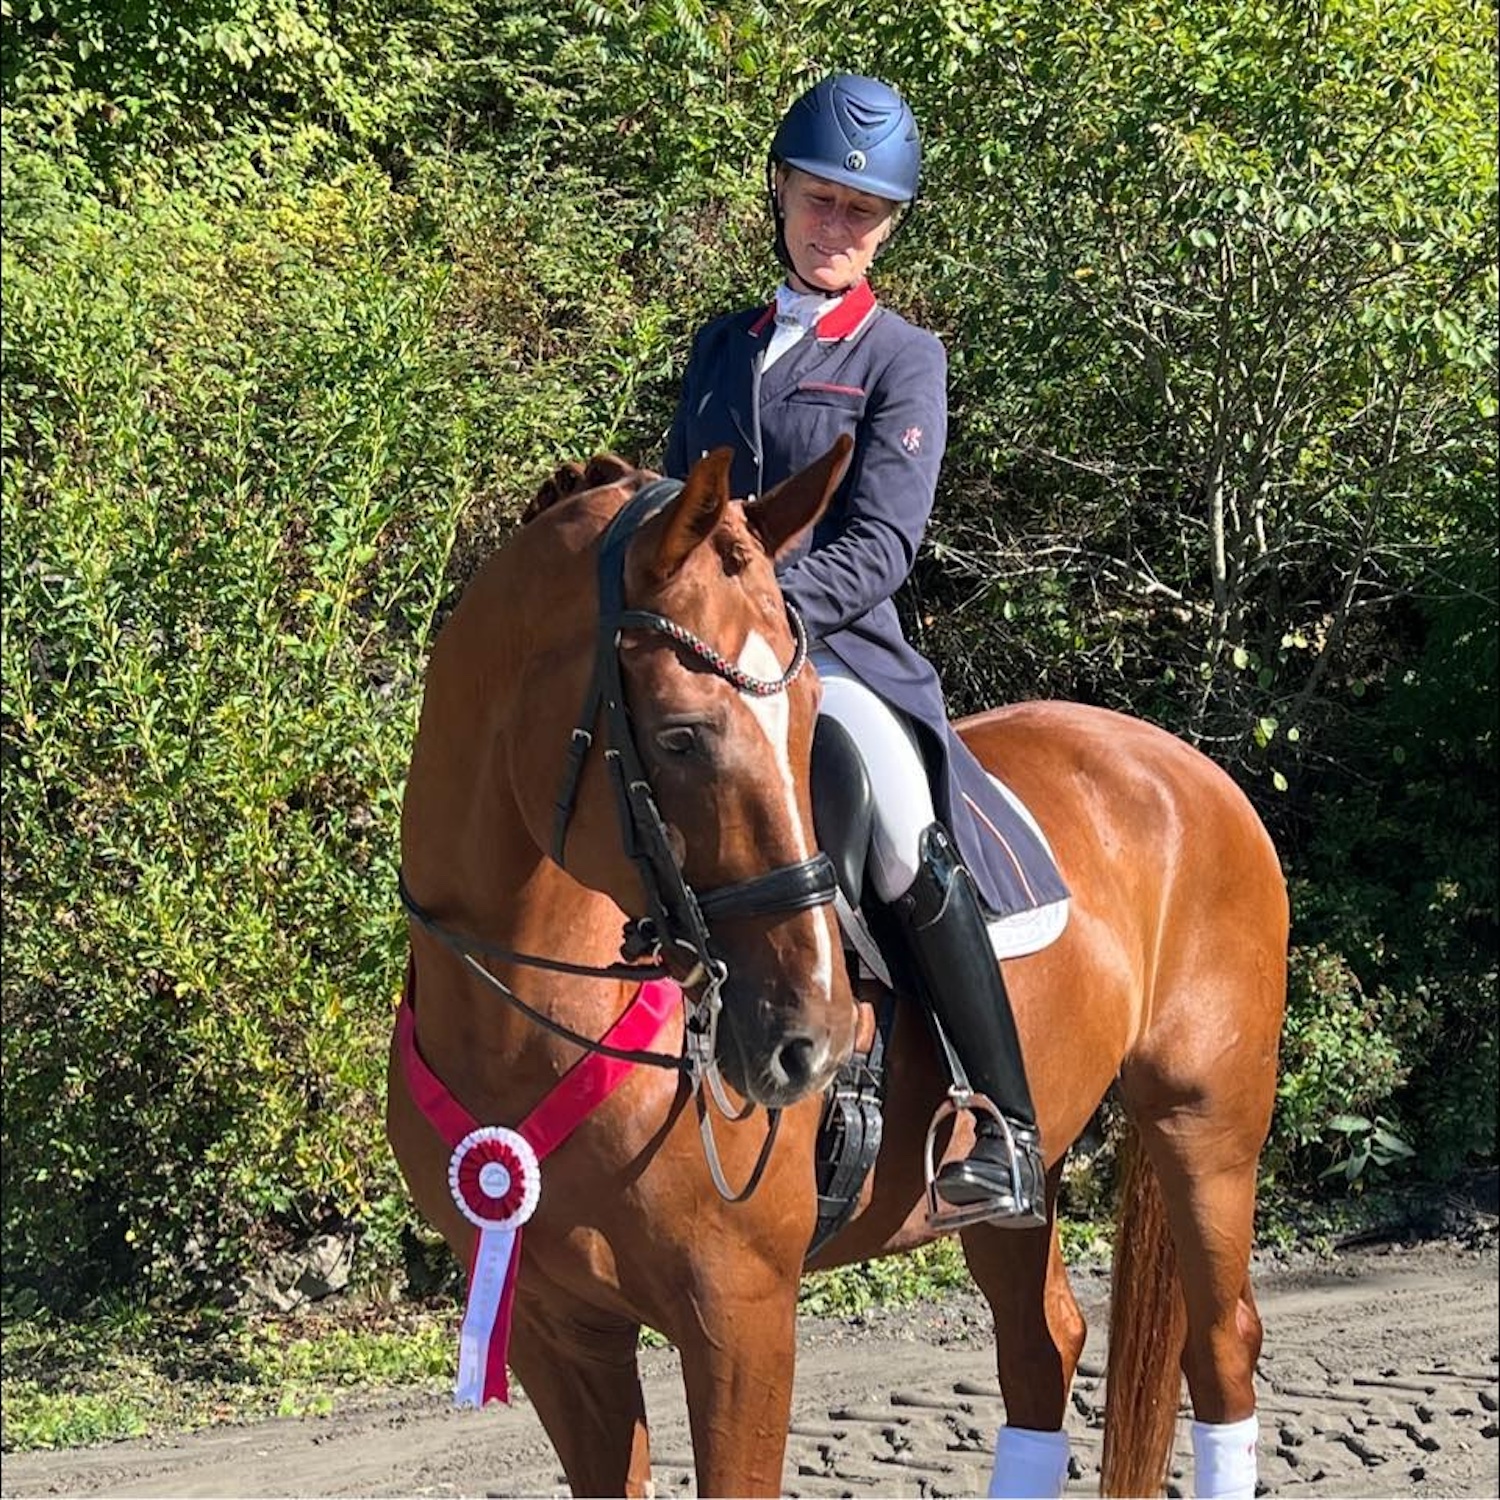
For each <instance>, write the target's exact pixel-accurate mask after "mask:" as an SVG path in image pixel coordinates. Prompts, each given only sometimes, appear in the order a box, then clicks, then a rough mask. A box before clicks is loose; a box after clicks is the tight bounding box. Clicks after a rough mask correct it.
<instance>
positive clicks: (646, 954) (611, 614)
mask: <svg viewBox="0 0 1500 1500" xmlns="http://www.w3.org/2000/svg"><path fill="white" fill-rule="evenodd" d="M681 489H682V483H681V481H680V480H675V479H658V480H654V481H652V482H651V483H649V484H646V485H644V486H642V488H641V489H640V490H639V491H638V492H637V493H636V495H635V496H634V498H633V499H631V500H630V501H629V502H628V503H627V504H626V505H625V506H624V507H623V508H622V509H621V510H620V511H619V512H618V513H617V514H616V515H615V517H614V518H613V520H611V522H610V524H609V526H608V528H607V529H606V531H605V533H604V537H603V540H602V542H601V545H600V551H599V629H598V638H597V645H596V649H595V653H594V670H593V674H592V676H591V678H590V681H589V686H588V691H587V692H586V693H585V695H584V701H583V707H582V710H581V712H580V714H579V717H578V721H577V727H576V728H575V729H574V730H573V733H572V736H571V737H570V740H569V746H568V759H567V765H566V766H565V768H564V772H563V778H562V786H561V789H560V791H559V794H558V797H557V800H556V803H555V814H554V822H553V842H552V850H551V855H552V858H553V860H554V861H555V862H556V863H557V864H558V865H560V866H562V867H563V868H564V869H566V867H567V866H566V863H565V854H566V844H567V834H568V826H569V824H570V822H571V821H572V817H573V812H574V809H575V806H576V803H577V797H578V785H579V781H580V778H581V776H582V773H583V766H584V763H585V761H586V760H587V758H588V754H589V751H590V749H591V748H592V746H593V743H594V738H595V725H596V723H597V722H598V721H599V720H600V719H601V718H602V720H603V732H604V758H605V762H606V764H607V765H608V767H609V769H610V774H611V783H612V785H613V787H614V791H615V807H616V810H617V812H618V814H619V819H620V837H621V840H622V842H623V844H624V848H625V852H626V853H627V854H628V855H629V856H630V858H631V860H632V861H633V862H634V864H635V866H636V868H637V870H638V871H639V872H640V877H641V885H642V887H643V889H644V891H645V895H646V906H647V911H646V914H645V915H644V916H640V917H635V918H632V919H630V920H629V921H627V922H626V924H625V933H624V940H623V942H622V946H621V956H622V959H623V960H624V962H621V963H618V964H609V965H605V966H602V967H595V966H591V965H584V964H572V963H567V962H565V961H563V960H559V959H552V958H544V957H542V956H540V955H537V954H527V953H520V952H516V951H514V950H512V949H508V948H502V947H499V946H498V945H496V944H493V943H488V942H485V941H483V940H482V939H478V938H473V937H469V936H467V935H466V934H464V933H460V932H457V931H454V930H453V929H451V928H449V927H446V926H445V925H443V924H442V923H440V922H438V921H437V920H436V919H435V918H434V917H433V916H432V915H431V913H429V912H428V911H426V910H425V909H424V908H423V907H421V906H420V905H419V904H418V903H417V901H416V900H415V899H414V898H413V896H412V894H411V892H410V890H409V889H408V888H407V886H406V881H405V878H404V876H403V877H401V878H400V879H399V882H398V885H399V892H400V896H401V903H402V905H403V906H404V907H405V908H406V910H407V912H408V913H409V914H410V916H411V917H412V918H413V919H414V920H415V921H417V922H418V923H420V924H421V926H423V927H424V928H425V929H426V930H427V931H429V932H431V933H432V934H433V935H434V936H436V937H438V938H440V939H441V940H442V941H443V942H444V943H446V944H447V945H448V946H449V947H450V948H452V949H454V951H455V952H457V953H459V954H460V956H462V957H464V958H465V959H466V960H467V962H468V963H469V966H470V967H471V968H472V969H473V970H474V971H475V972H476V973H478V974H479V975H480V976H481V977H482V978H483V979H485V980H486V981H487V982H488V983H489V984H490V985H491V986H492V987H493V988H495V989H496V990H498V991H499V992H500V993H501V994H502V995H503V996H504V997H505V998H506V999H507V1000H508V1001H509V1002H510V1003H511V1004H513V1005H515V1006H516V1007H517V1008H519V1009H520V1010H522V1011H523V1012H524V1013H525V1014H526V1015H527V1016H529V1017H530V1018H531V1019H532V1020H533V1021H535V1022H536V1023H537V1024H538V1025H540V1026H542V1027H544V1028H545V1029H546V1030H548V1031H551V1032H553V1033H554V1034H556V1035H558V1036H562V1037H564V1038H566V1039H567V1040H569V1041H572V1042H574V1043H576V1044H577V1045H578V1046H580V1047H585V1048H587V1049H589V1050H590V1051H595V1052H602V1053H604V1054H605V1055H606V1056H612V1057H619V1058H621V1059H623V1060H625V1061H629V1062H638V1063H646V1064H649V1065H653V1066H657V1067H669V1068H674V1069H677V1070H679V1071H684V1072H689V1073H692V1074H694V1075H695V1076H696V1077H702V1076H703V1075H704V1073H705V1072H706V1073H707V1074H708V1076H709V1078H710V1080H711V1082H712V1083H713V1084H714V1087H715V1093H716V1095H717V1094H718V1092H719V1090H718V1087H717V1070H716V1068H715V1067H714V1064H713V1061H712V1058H713V1051H714V1038H715V1033H716V1031H717V1022H718V1013H719V1009H720V1004H721V1001H720V995H719V992H720V989H721V988H722V986H723V984H724V981H725V980H726V978H727V977H728V971H727V969H726V966H725V964H724V962H723V960H722V959H720V958H718V957H717V956H716V955H715V953H714V952H713V947H712V936H711V928H712V925H713V923H714V922H716V921H718V920H721V919H723V918H731V917H759V916H770V915H775V914H779V913H784V912H795V911H806V910H809V909H810V908H812V907H816V906H824V905H827V904H829V903H830V902H832V901H833V899H834V895H835V892H836V890H837V877H836V875H835V872H834V866H833V862H832V860H830V859H829V857H828V856H827V854H825V853H823V852H822V851H819V852H818V853H817V854H814V855H812V856H811V857H810V858H808V859H803V860H798V861H797V862H796V863H795V864H790V865H781V866H778V867H777V868H775V869H773V870H768V871H766V872H765V873H764V874H761V875H754V876H751V877H749V878H748V879H745V880H740V881H736V882H734V883H733V884H731V885H725V886H719V887H717V888H716V889H714V890H711V891H704V892H701V893H700V892H697V891H694V890H693V888H692V887H691V886H690V885H689V884H688V882H687V881H686V879H685V878H684V877H683V874H682V869H681V867H680V866H679V865H678V863H677V860H676V858H675V857H674V855H673V853H672V849H671V844H670V842H669V841H668V838H667V828H666V823H665V822H664V820H663V819H662V816H661V813H660V810H659V809H658V808H657V805H656V796H655V793H654V792H653V790H652V787H651V782H650V778H649V777H648V775H647V773H646V769H645V766H644V764H643V763H642V760H641V756H640V752H639V750H638V748H637V746H636V743H635V735H634V732H633V730H632V728H631V722H630V711H629V707H628V705H627V703H626V701H625V689H624V679H623V674H622V671H621V665H620V642H621V638H622V637H623V635H624V632H625V631H627V630H654V631H657V632H659V633H661V634H663V635H666V636H667V637H668V638H670V639H671V640H673V641H674V642H676V643H677V644H678V645H680V646H682V647H683V648H685V649H686V650H688V651H691V652H692V653H693V654H694V655H695V656H697V657H698V659H699V660H701V661H703V662H704V663H706V664H707V665H708V667H709V668H710V670H712V671H713V672H714V673H715V674H716V675H718V676H720V677H722V678H724V679H725V680H726V681H727V682H729V683H731V684H732V685H733V686H735V687H736V688H738V689H739V690H740V691H742V692H748V693H751V694H754V695H756V696H762V697H766V696H770V695H772V694H775V693H781V692H785V691H786V690H787V688H788V687H789V686H790V685H791V684H792V682H793V681H795V679H796V678H797V676H798V674H799V673H800V672H801V671H802V669H803V667H804V666H805V665H806V662H807V632H806V629H805V627H804V626H803V624H802V620H801V617H800V616H799V615H798V614H797V612H796V611H795V610H794V609H793V608H792V607H791V606H790V605H788V606H787V618H788V620H789V621H790V623H791V627H792V635H793V638H794V640H795V642H796V646H795V649H794V651H793V654H792V660H791V662H790V663H789V664H788V666H787V667H786V669H785V670H784V671H783V672H782V673H781V675H780V676H779V677H776V678H768V679H766V678H756V677H751V676H749V675H748V674H747V673H745V672H743V671H742V670H741V669H740V668H739V667H737V666H736V665H735V664H734V663H732V662H730V661H729V660H728V659H727V658H725V657H723V656H721V655H720V654H719V653H718V652H717V651H715V650H714V649H713V647H711V646H709V645H708V644H707V643H706V642H704V641H701V640H699V638H698V637H697V636H695V635H693V634H692V632H691V631H688V630H686V629H685V628H684V627H683V626H681V625H678V624H677V623H676V622H675V621H673V620H670V619H668V618H667V617H666V616H664V615H660V614H656V613H653V612H652V611H650V610H641V609H627V608H626V606H625V555H626V551H627V549H628V548H629V545H630V540H631V537H632V536H633V535H634V534H635V532H636V529H637V528H638V527H639V526H640V525H641V524H642V523H643V522H644V521H646V520H648V519H649V518H650V517H651V516H653V515H655V514H656V513H657V512H658V511H659V510H661V509H662V508H663V507H664V506H666V505H667V504H669V503H670V502H671V501H672V500H673V499H675V498H676V496H677V495H678V493H679V492H680V491H681ZM479 958H492V959H499V960H502V961H505V962H511V963H517V964H522V965H526V966H529V967H533V968H541V969H548V970H551V971H553V972H558V973H565V974H579V975H586V976H591V977H599V978H609V979H635V980H646V979H659V978H662V977H664V976H666V975H667V974H672V975H674V976H676V977H678V979H679V981H680V983H682V985H683V986H684V989H685V990H688V991H689V992H690V995H689V998H690V1003H691V1005H692V1013H691V1014H690V1015H689V1018H688V1027H687V1039H688V1047H687V1051H686V1053H685V1055H683V1056H673V1055H671V1054H668V1053H661V1052H639V1051H630V1050H622V1049H616V1048H611V1047H608V1046H606V1045H605V1044H604V1043H602V1042H599V1041H597V1040H595V1039H593V1038H590V1037H587V1036H584V1035H582V1034H581V1033H579V1032H575V1031H572V1030H571V1029H569V1028H568V1027H565V1026H562V1025H560V1024H559V1023H557V1022H555V1021H553V1020H552V1019H551V1018H550V1017H548V1016H545V1015H543V1014H542V1013H541V1012H540V1011H537V1010H536V1009H534V1008H533V1007H532V1006H530V1005H527V1004H526V1003H525V1001H523V1000H521V998H520V997H519V996H518V995H516V994H515V992H514V991H513V990H511V989H510V988H509V987H508V986H506V985H504V984H502V983H501V981H500V980H498V979H497V978H495V976H494V975H493V974H491V973H490V972H489V970H488V969H486V968H484V966H483V965H482V964H480V963H478V962H477V960H478V959H479Z"/></svg>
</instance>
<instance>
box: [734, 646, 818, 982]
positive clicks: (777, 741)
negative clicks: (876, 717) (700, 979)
mask: <svg viewBox="0 0 1500 1500" xmlns="http://www.w3.org/2000/svg"><path fill="white" fill-rule="evenodd" d="M735 665H736V666H738V667H739V669H740V671H742V672H744V673H746V674H747V675H748V676H750V677H761V678H770V679H772V680H774V679H776V678H778V677H780V676H781V672H782V666H781V662H780V660H779V659H778V658H777V655H776V651H775V648H774V647H773V646H772V645H771V643H770V642H769V641H768V640H767V639H766V638H765V637H764V636H762V635H757V634H756V633H755V632H754V631H751V633H750V638H749V640H747V641H746V642H745V649H744V650H743V651H741V652H740V659H739V661H738V662H737V663H736V664H735ZM740 699H741V701H742V702H743V703H744V704H745V705H746V707H748V708H749V710H750V712H751V713H752V714H753V715H754V716H755V722H756V723H757V724H759V725H760V729H761V733H762V734H764V735H765V737H766V739H767V740H769V741H770V743H771V751H772V754H773V755H774V756H775V757H776V769H777V771H778V773H779V774H780V776H781V788H782V797H783V800H784V802H785V804H786V819H787V824H788V826H789V827H790V828H791V831H792V841H793V843H794V844H795V846H796V850H797V858H798V859H807V858H808V857H809V856H810V855H811V854H812V852H813V842H812V839H811V838H809V837H808V830H807V828H806V826H805V825H804V823H803V821H802V814H801V812H799V811H798V808H797V786H796V783H795V782H794V781H793V780H792V754H791V723H792V701H791V694H790V693H787V692H785V691H783V692H780V693H772V694H770V696H769V697H765V698H758V697H756V696H755V694H753V693H741V694H740ZM815 928H816V931H817V943H818V958H817V968H816V973H815V975H814V978H815V980H816V982H817V983H818V984H819V986H821V987H822V988H823V989H824V990H826V989H828V987H829V986H830V985H831V984H832V982H833V945H832V944H831V943H830V942H829V939H828V924H827V922H825V921H821V920H820V921H818V922H817V923H816V924H815Z"/></svg>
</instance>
